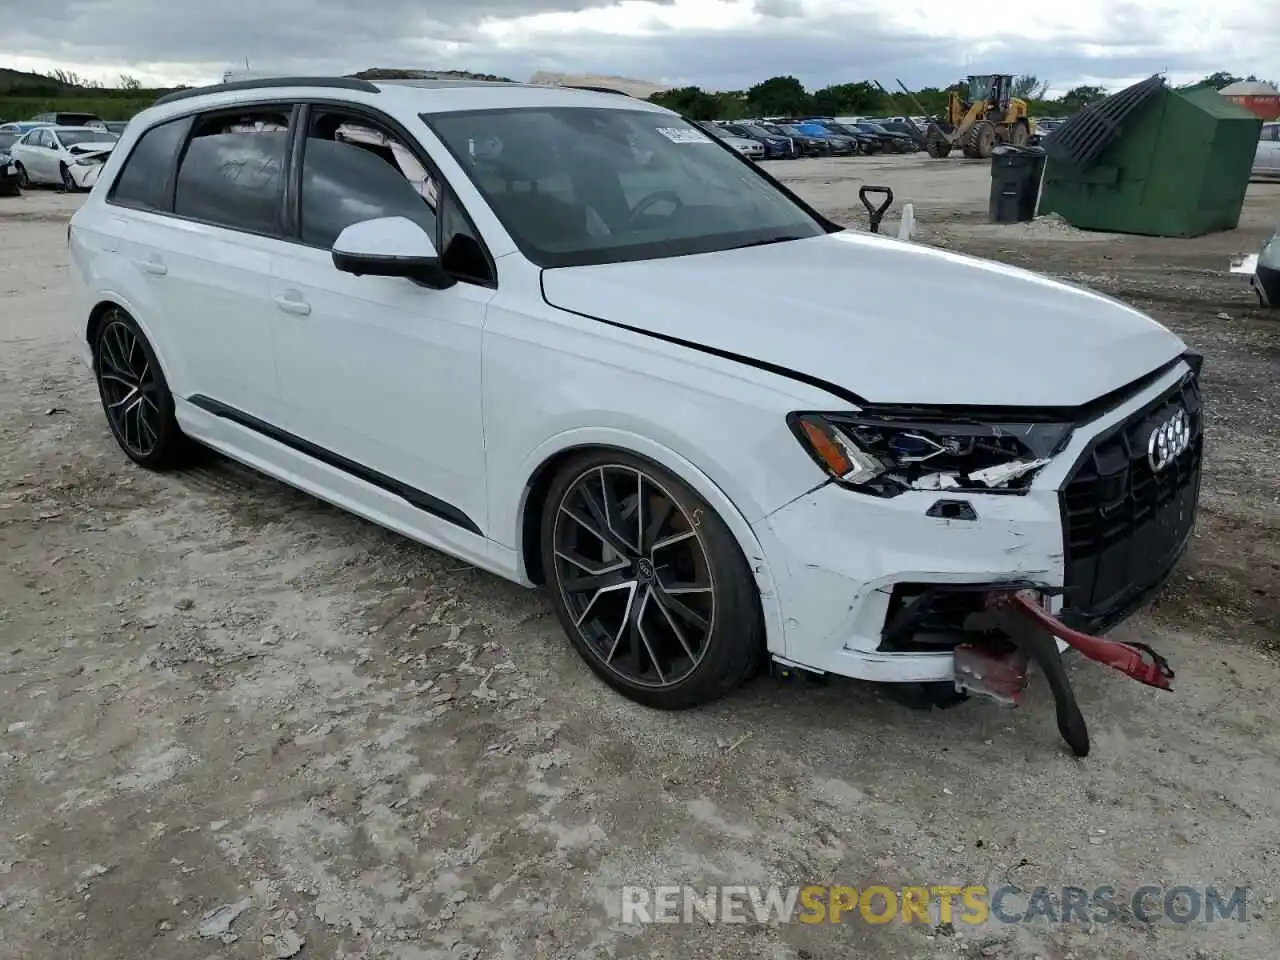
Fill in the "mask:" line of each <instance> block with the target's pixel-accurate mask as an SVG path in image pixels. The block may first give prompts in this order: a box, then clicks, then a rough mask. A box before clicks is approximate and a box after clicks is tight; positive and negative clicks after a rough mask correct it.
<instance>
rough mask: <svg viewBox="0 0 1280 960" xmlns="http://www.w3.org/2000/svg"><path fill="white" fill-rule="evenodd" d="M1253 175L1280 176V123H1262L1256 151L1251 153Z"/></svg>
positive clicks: (1259, 177) (1260, 177)
mask: <svg viewBox="0 0 1280 960" xmlns="http://www.w3.org/2000/svg"><path fill="white" fill-rule="evenodd" d="M1253 177H1255V178H1256V179H1270V178H1271V177H1280V123H1264V124H1263V125H1262V132H1261V133H1260V134H1259V135H1258V152H1257V153H1255V154H1254V155H1253Z"/></svg>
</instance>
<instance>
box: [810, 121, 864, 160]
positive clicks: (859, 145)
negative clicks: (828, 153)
mask: <svg viewBox="0 0 1280 960" xmlns="http://www.w3.org/2000/svg"><path fill="white" fill-rule="evenodd" d="M811 122H813V123H819V124H821V125H822V127H823V128H824V129H825V130H827V132H828V133H831V134H834V135H835V136H837V137H847V138H849V139H850V140H852V141H853V142H854V153H865V154H872V153H879V152H880V149H881V143H880V140H879V139H878V138H876V137H873V136H871V135H870V134H867V133H863V132H862V131H861V130H859V129H858V128H857V127H855V126H852V125H850V124H847V123H838V122H837V121H835V120H814V121H811Z"/></svg>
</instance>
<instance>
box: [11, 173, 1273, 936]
mask: <svg viewBox="0 0 1280 960" xmlns="http://www.w3.org/2000/svg"><path fill="white" fill-rule="evenodd" d="M773 169H774V171H775V172H776V173H778V174H779V175H781V176H782V177H783V178H785V179H786V180H787V181H789V182H791V183H792V184H794V185H795V186H796V187H797V188H798V189H799V190H800V191H801V192H802V193H804V194H805V195H806V196H807V197H809V198H810V199H812V200H813V201H815V202H816V203H818V204H819V205H820V206H822V207H823V208H824V209H825V210H827V211H828V212H829V213H830V214H831V215H832V216H834V217H836V218H840V219H844V220H847V221H851V222H856V221H858V219H859V216H860V210H861V208H860V206H859V204H858V201H857V197H856V188H857V186H858V185H859V183H860V182H871V183H885V184H888V185H890V186H892V187H893V188H894V190H895V193H896V195H897V199H898V202H899V203H901V202H902V201H911V202H913V203H914V204H915V210H916V216H917V218H918V219H919V221H920V235H919V236H920V238H921V239H922V240H924V241H926V242H931V243H940V244H945V245H947V246H949V247H952V248H954V249H957V250H963V251H967V252H973V253H978V254H982V255H989V256H994V257H997V258H1000V259H1004V260H1007V261H1010V262H1013V263H1017V264H1021V265H1027V266H1031V267H1034V268H1036V269H1040V270H1043V271H1046V272H1049V273H1052V274H1054V275H1057V276H1059V277H1063V278H1067V279H1070V280H1072V281H1075V282H1080V283H1084V284H1088V285H1090V286H1093V287H1096V288H1098V289H1100V290H1103V291H1106V292H1108V293H1111V294H1113V295H1116V296H1119V297H1122V298H1124V299H1126V300H1128V301H1131V302H1133V303H1135V304H1137V305H1138V306H1139V307H1141V308H1143V309H1147V310H1149V311H1151V312H1152V313H1153V314H1154V315H1155V316H1157V317H1158V318H1159V319H1161V320H1162V321H1163V322H1165V323H1167V324H1169V325H1170V326H1171V327H1172V328H1173V329H1174V330H1176V331H1177V332H1178V333H1180V334H1181V335H1182V336H1183V337H1184V338H1185V339H1186V340H1187V341H1188V342H1189V343H1190V344H1191V345H1192V346H1193V347H1194V348H1196V349H1199V350H1201V351H1203V352H1204V354H1205V355H1206V358H1207V359H1206V367H1205V378H1204V383H1205V392H1206V401H1207V404H1208V422H1209V430H1210V435H1209V449H1208V453H1207V465H1206V474H1205V486H1204V493H1203V501H1202V510H1203V512H1202V515H1201V521H1200V525H1199V530H1198V534H1197V537H1196V540H1195V543H1194V546H1193V549H1192V551H1191V553H1190V554H1189V556H1188V557H1187V559H1186V560H1185V561H1184V563H1183V565H1182V567H1181V568H1180V570H1179V572H1178V574H1177V575H1176V577H1175V579H1174V581H1173V582H1172V583H1171V585H1170V586H1169V587H1168V589H1167V590H1166V591H1165V592H1164V594H1163V596H1161V597H1160V598H1159V600H1158V601H1157V602H1155V603H1154V604H1153V605H1152V606H1151V607H1150V608H1149V609H1148V610H1146V611H1144V612H1143V613H1142V614H1140V615H1138V616H1137V617H1135V618H1134V619H1133V620H1131V621H1130V622H1129V623H1128V624H1126V625H1125V626H1123V627H1122V628H1120V629H1119V630H1118V631H1117V635H1118V636H1120V637H1123V638H1129V639H1133V640H1139V639H1140V640H1145V641H1148V642H1150V643H1151V644H1153V645H1154V646H1155V647H1156V648H1157V649H1158V650H1160V651H1161V652H1163V653H1164V654H1166V655H1167V656H1168V657H1169V658H1170V659H1171V660H1172V662H1173V664H1174V666H1175V669H1176V670H1177V678H1176V680H1175V691H1174V692H1172V693H1164V692H1160V691H1156V690H1152V689H1149V688H1146V687H1142V686H1140V685H1138V684H1136V683H1133V682H1132V681H1129V680H1126V679H1125V678H1123V677H1121V676H1120V675H1119V674H1117V673H1114V672H1112V671H1108V670H1106V669H1105V668H1102V667H1100V666H1097V665H1094V664H1089V663H1084V662H1079V661H1073V662H1072V665H1071V673H1072V676H1073V679H1074V682H1075V684H1076V688H1077V692H1078V695H1079V697H1080V700H1081V703H1082V706H1083V709H1084V711H1085V714H1086V716H1087V718H1088V719H1089V721H1090V725H1091V729H1092V731H1093V734H1094V742H1095V749H1094V753H1093V755H1092V756H1090V757H1089V758H1088V759H1086V760H1084V761H1076V760H1073V759H1071V758H1070V757H1069V756H1068V755H1067V754H1066V753H1065V752H1064V749H1063V748H1062V746H1061V744H1060V742H1059V740H1058V737H1057V734H1056V731H1055V729H1054V724H1053V720H1052V710H1051V705H1050V702H1049V698H1048V695H1047V691H1046V690H1045V689H1044V688H1043V686H1042V685H1041V684H1039V682H1038V681H1037V684H1036V686H1035V687H1034V689H1033V694H1035V695H1034V696H1033V697H1032V699H1031V702H1030V703H1029V704H1027V705H1026V706H1024V707H1022V708H1019V709H1018V710H1016V711H1008V710H1005V709H1002V708H1000V707H998V706H996V705H994V704H989V703H986V702H980V701H970V702H969V703H966V704H963V705H961V706H959V707H957V708H955V709H954V710H950V711H946V712H935V713H929V712H918V711H913V710H910V709H908V708H906V707H904V706H900V705H898V704H897V703H895V702H894V701H892V700H890V699H889V698H888V697H886V696H885V694H884V692H883V691H882V690H881V689H879V688H877V687H875V686H871V685H865V684H857V683H852V682H843V681H833V682H831V683H830V684H827V685H823V686H813V685H809V684H807V683H804V682H798V681H796V682H791V683H788V682H785V681H783V680H780V679H774V678H770V677H764V678H761V679H759V680H757V681H755V682H753V683H752V684H751V685H750V686H749V687H748V688H747V689H746V690H744V691H742V693H741V694H740V695H738V696H736V697H734V698H732V699H730V700H728V701H726V702H724V703H721V704H719V705H717V706H715V707H714V708H711V709H704V710H700V711H695V712H690V713H683V714H678V715H668V714H662V713H656V712H650V711H647V710H645V709H643V708H640V707H637V706H634V705H632V704H630V703H628V702H625V701H623V700H621V699H620V698H618V697H617V696H615V695H613V694H612V693H610V692H609V691H608V690H607V689H606V688H605V687H603V685H601V684H600V683H599V682H597V681H596V680H594V679H593V677H592V676H591V675H590V674H589V672H588V671H587V669H586V668H585V666H584V665H583V664H581V663H580V662H579V660H578V659H577V657H576V655H574V654H573V652H572V651H571V649H570V647H569V645H568V643H567V642H566V641H565V639H564V638H563V636H562V634H561V632H560V629H559V627H558V626H557V624H556V623H555V621H554V619H553V618H552V616H551V614H550V609H549V606H548V605H547V604H546V602H545V601H544V599H543V598H542V597H541V596H540V595H539V594H538V593H534V592H526V591H523V590H521V589H519V588H517V587H515V586H512V585H509V584H507V583H505V582H501V581H499V580H497V579H495V578H493V577H491V576H488V575H486V574H483V573H480V572H477V571H475V570H473V569H470V568H468V567H466V566H465V565H463V564H461V563H459V562H458V561H455V560H452V559H450V558H448V557H444V556H441V555H440V554H437V553H434V552H432V551H431V550H428V549H425V548H423V547H421V546H418V545H415V544H413V543H410V542H407V541H405V540H403V539H401V538H399V537H397V536H394V535H392V534H389V533H386V532H383V531H381V530H379V529H378V528H375V527H373V526H371V525H369V524H367V523H364V522H362V521H360V520H357V519H354V518H352V517H350V516H346V515H344V514H342V513H340V512H338V511H337V510H334V509H331V508H329V507H327V506H324V505H322V504H320V503H318V502H316V501H314V500H312V499H310V498H308V497H306V496H304V495H301V494H298V493H296V492H292V491H290V490H289V489H287V488H284V487H282V486H280V485H279V484H276V483H274V482H272V481H269V480H266V479H263V478H261V477H258V476H256V475H254V474H252V473H251V472H249V471H247V470H245V469H242V468H240V467H238V466H234V465H231V464H227V463H225V462H220V461H213V462H211V463H210V464H208V465H206V466H202V467H200V468H198V469H195V470H192V471H190V472H186V473H180V474H175V475H166V476H157V475H153V474H149V473H146V472H144V471H142V470H139V469H137V468H135V467H133V466H132V465H130V464H129V463H128V462H127V461H126V459H125V457H124V456H123V454H121V453H120V452H119V451H118V450H117V448H116V447H115V445H114V444H113V442H112V440H111V438H110V435H109V433H108V430H107V427H106V424H105V421H104V419H103V416H102V413H101V411H100V409H99V407H98V405H97V400H96V394H95V391H94V389H93V387H92V385H91V384H90V382H89V379H88V378H87V376H86V375H85V373H84V372H83V371H82V370H81V369H80V367H79V366H78V365H77V361H76V360H75V359H74V358H73V355H72V351H71V347H70V342H69V335H68V334H67V333H66V332H64V331H65V329H66V328H65V326H64V324H63V322H62V321H63V314H64V313H65V311H66V309H67V306H68V300H67V295H66V271H67V260H66V252H65V225H66V220H67V218H68V216H69V215H70V213H71V212H72V211H73V210H74V209H75V206H76V204H77V202H78V201H77V199H76V198H70V197H65V196H61V195H58V194H56V193H51V192H50V193H45V192H33V193H29V194H27V195H26V196H24V197H22V198H20V199H4V198H0V957H3V958H6V960H7V958H39V960H54V958H57V960H70V958H93V960H112V958H121V960H126V958H127V960H138V958H144V957H155V958H165V960H188V958H190V960H214V958H218V960H261V958H271V957H287V956H297V957H300V958H304V960H310V958H316V960H319V958H324V960H330V958H333V960H339V958H341V960H356V958H360V960H383V958H386V960H435V958H448V960H480V958H495V960H508V958H521V960H550V958H566V960H568V958H575V960H577V958H584V960H585V958H641V957H649V958H679V960H687V958H693V957H698V958H723V960H747V958H768V960H827V958H832V960H835V958H841V960H843V958H848V957H858V958H862V957H866V958H875V960H880V958H884V960H934V958H980V957H981V958H987V957H994V958H1032V957H1041V958H1043V960H1121V958H1124V960H1146V958H1166V957H1168V958H1191V957H1196V958H1244V960H1250V958H1259V960H1261V958H1273V957H1274V956H1275V944H1276V943H1277V942H1280V922H1278V919H1280V914H1278V912H1277V907H1276V905H1275V897H1276V895H1277V888H1278V887H1280V832H1277V829H1276V824H1277V822H1280V763H1278V762H1277V757H1278V756H1280V732H1278V725H1277V717H1278V716H1280V714H1278V713H1277V708H1276V706H1275V704H1276V701H1275V700H1272V697H1273V696H1274V695H1275V691H1276V689H1277V687H1280V664H1278V662H1277V658H1278V656H1280V398H1278V396H1277V394H1278V393H1280V315H1274V314H1273V315H1271V316H1267V315H1266V314H1264V313H1263V312H1262V311H1260V310H1259V309H1258V308H1257V307H1256V301H1255V300H1254V299H1253V297H1252V295H1251V294H1250V293H1249V292H1248V290H1247V289H1246V287H1245V285H1244V283H1243V281H1242V278H1239V277H1234V276H1231V275H1229V274H1227V273H1226V272H1225V271H1226V267H1227V262H1228V258H1229V257H1230V256H1231V255H1232V254H1234V253H1239V252H1246V251H1253V250H1255V249H1256V248H1257V246H1258V244H1259V243H1260V241H1261V239H1262V237H1263V234H1264V233H1265V232H1267V231H1269V230H1270V229H1271V228H1272V227H1273V226H1274V225H1275V221H1276V220H1277V219H1280V185H1271V186H1263V185H1257V186H1254V187H1252V188H1251V191H1250V197H1249V204H1248V209H1247V211H1246V214H1245V217H1244V220H1243V222H1242V226H1241V228H1240V229H1239V230H1237V231H1235V232H1233V233H1231V234H1225V235H1219V236H1215V237H1210V238H1205V239H1202V240H1195V241H1174V240H1150V239H1138V238H1132V237H1125V238H1117V237H1096V236H1088V235H1081V234H1079V233H1078V232H1076V231H1073V230H1071V229H1070V228H1065V227H1063V226H1062V225H1059V224H1054V223H1037V224H1032V225H1022V226H1009V227H994V226H991V225H988V224H985V223H984V216H983V213H984V208H985V196H986V183H987V181H986V172H985V171H984V169H983V168H982V166H981V165H980V164H973V163H967V162H965V161H961V160H954V161H937V162H932V161H928V160H916V159H896V160H885V161H877V160H864V159H853V160H845V161H796V162H793V163H790V164H779V165H776V166H774V167H773ZM895 215H896V214H895ZM891 220H892V216H891ZM844 293H847V294H848V295H849V296H850V297H851V298H855V297H856V295H857V290H856V289H851V290H848V291H843V290H842V288H841V284H840V281H839V278H837V277H832V278H831V295H832V296H835V297H839V296H841V295H843V294H844ZM974 306H975V305H973V304H969V303H966V302H965V301H964V300H963V298H960V297H958V299H957V300H956V301H955V302H954V303H940V304H938V316H939V322H943V323H963V322H964V312H965V310H968V309H971V308H973V307H974ZM977 306H978V307H979V308H980V306H981V305H977ZM1035 323H1036V318H1035V316H1034V315H1032V316H1028V317H1027V318H1026V324H1027V341H1028V344H1029V345H1031V344H1034V343H1035V338H1036V331H1035ZM768 883H780V884H784V885H785V884H808V883H817V884H848V885H851V886H854V887H859V888H862V887H865V886H867V885H870V884H885V885H888V886H890V887H894V888H898V887H902V886H905V885H924V886H930V885H937V884H948V883H954V884H957V885H959V884H980V885H986V886H988V887H990V888H995V887H998V886H1001V885H1004V884H1010V883H1012V884H1017V885H1018V886H1020V887H1022V888H1023V889H1024V890H1030V889H1031V888H1033V887H1035V886H1038V885H1043V886H1046V887H1048V888H1050V889H1051V890H1055V891H1056V890H1061V888H1062V887H1063V886H1064V885H1078V886H1081V887H1085V888H1087V889H1093V888H1094V887H1097V886H1100V885H1105V884H1109V885H1112V886H1114V887H1115V888H1116V889H1117V891H1119V893H1120V896H1121V897H1126V896H1128V895H1129V894H1131V893H1132V892H1133V891H1135V890H1136V889H1137V888H1139V887H1141V886H1143V885H1146V884H1152V885H1156V886H1159V887H1161V888H1164V889H1168V888H1170V887H1173V886H1176V885H1189V886H1192V887H1199V888H1201V889H1203V888H1204V887H1205V886H1208V885H1216V886H1217V887H1218V888H1220V889H1222V890H1226V889H1228V888H1230V887H1233V886H1237V885H1240V886H1247V887H1248V888H1249V895H1248V897H1249V899H1248V908H1247V916H1246V918H1245V920H1246V922H1236V921H1234V920H1221V919H1218V920H1215V921H1214V922H1211V923H1205V922H1198V923H1191V924H1184V925H1179V924H1176V923H1172V922H1170V921H1168V920H1164V919H1159V918H1156V920H1155V922H1151V923H1146V922H1142V920H1141V919H1140V918H1138V917H1134V916H1131V915H1128V914H1125V913H1121V914H1120V916H1119V917H1118V918H1117V919H1116V921H1115V922H1113V923H1092V924H1086V923H1081V922H1076V921H1073V922H1071V923H1068V924H1053V923H1049V922H1046V921H1045V920H1043V919H1042V920H1038V921H1036V922H1034V923H1024V924H1004V923H1000V922H997V921H996V920H995V919H992V920H990V921H989V922H987V923H986V924H984V925H981V926H967V925H964V924H960V923H957V924H954V925H952V926H947V925H942V924H939V925H936V926H933V925H927V924H913V925H906V924H903V923H901V922H899V921H894V922H891V923H885V924H870V923H867V922H864V921H863V920H861V919H858V918H854V919H851V920H850V921H849V922H847V923H845V924H842V925H839V926H831V925H802V924H787V925H777V924H754V923H751V924H716V925H711V924H708V923H705V922H702V921H698V922H695V923H694V924H692V925H685V924H679V925H653V926H641V925H635V924H631V925H627V924H623V923H622V922H621V918H620V916H619V913H618V911H619V897H620V889H621V887H622V886H623V885H624V884H630V885H652V884H689V885H693V886H699V887H702V886H708V885H723V884H757V885H763V884H768ZM219 908H224V909H221V910H219Z"/></svg>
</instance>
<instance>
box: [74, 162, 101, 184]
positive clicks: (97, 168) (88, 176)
mask: <svg viewBox="0 0 1280 960" xmlns="http://www.w3.org/2000/svg"><path fill="white" fill-rule="evenodd" d="M104 166H106V163H105V161H101V160H99V161H95V162H93V163H87V164H83V163H72V164H68V166H67V169H68V170H70V171H71V178H72V179H73V180H74V181H75V182H76V186H77V187H79V188H80V189H81V190H90V189H92V188H93V185H94V184H95V183H97V182H98V177H99V175H100V174H101V173H102V168H103V167H104Z"/></svg>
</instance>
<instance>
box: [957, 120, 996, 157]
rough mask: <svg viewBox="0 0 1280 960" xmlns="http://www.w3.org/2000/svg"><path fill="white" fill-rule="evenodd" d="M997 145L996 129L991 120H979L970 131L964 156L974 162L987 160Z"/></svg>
mask: <svg viewBox="0 0 1280 960" xmlns="http://www.w3.org/2000/svg"><path fill="white" fill-rule="evenodd" d="M995 145H996V128H995V124H993V123H992V122H991V121H990V120H979V121H978V122H977V123H975V124H974V125H973V129H971V130H970V131H969V137H968V141H967V142H966V143H965V150H964V155H965V156H966V157H969V158H970V159H974V160H987V159H990V157H991V151H992V150H993V149H995Z"/></svg>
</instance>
